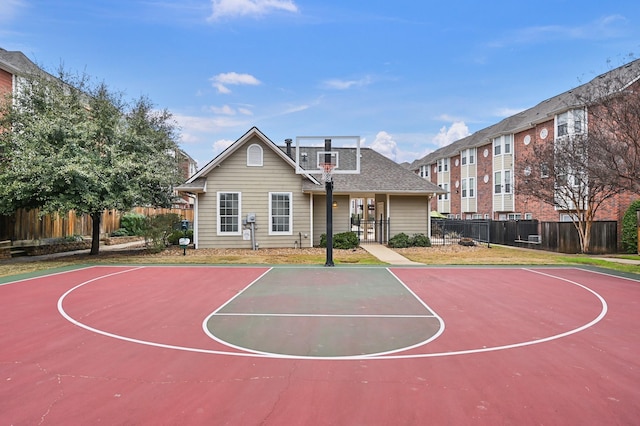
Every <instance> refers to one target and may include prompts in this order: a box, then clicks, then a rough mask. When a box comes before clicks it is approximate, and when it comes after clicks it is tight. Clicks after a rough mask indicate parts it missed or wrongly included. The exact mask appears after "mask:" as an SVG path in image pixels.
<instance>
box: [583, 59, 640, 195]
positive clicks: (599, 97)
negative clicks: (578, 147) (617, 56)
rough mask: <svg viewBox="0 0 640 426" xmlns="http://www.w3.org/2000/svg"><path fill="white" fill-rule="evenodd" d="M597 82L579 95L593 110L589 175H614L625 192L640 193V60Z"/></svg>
mask: <svg viewBox="0 0 640 426" xmlns="http://www.w3.org/2000/svg"><path fill="white" fill-rule="evenodd" d="M596 83H597V84H591V85H586V86H585V90H582V91H579V92H578V93H577V94H576V99H577V101H578V102H579V103H580V104H582V105H585V106H586V107H587V108H588V111H589V139H590V144H589V145H590V151H589V158H590V162H589V164H587V168H588V170H589V174H590V175H594V174H598V175H600V174H602V175H606V176H609V175H611V174H613V177H614V178H615V183H616V184H617V185H619V186H620V187H621V188H622V189H624V190H627V191H630V192H633V193H636V194H640V60H635V61H633V62H631V63H629V64H627V65H624V66H622V67H620V68H616V69H615V70H612V71H610V72H609V73H607V74H604V75H602V76H600V77H598V78H597V79H596Z"/></svg>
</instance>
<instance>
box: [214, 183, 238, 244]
mask: <svg viewBox="0 0 640 426" xmlns="http://www.w3.org/2000/svg"><path fill="white" fill-rule="evenodd" d="M218 234H225V235H240V193H239V192H218Z"/></svg>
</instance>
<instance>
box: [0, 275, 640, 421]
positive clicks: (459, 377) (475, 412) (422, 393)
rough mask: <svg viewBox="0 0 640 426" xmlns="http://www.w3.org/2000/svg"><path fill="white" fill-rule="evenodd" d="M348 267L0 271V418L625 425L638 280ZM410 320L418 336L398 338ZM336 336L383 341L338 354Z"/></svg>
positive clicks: (638, 369)
mask: <svg viewBox="0 0 640 426" xmlns="http://www.w3.org/2000/svg"><path fill="white" fill-rule="evenodd" d="M283 271H284V272H283ZM358 271H359V269H358V268H356V267H350V268H341V267H336V268H294V267H291V268H288V269H286V267H282V268H275V269H273V270H270V269H269V268H264V267H255V268H254V267H134V266H113V267H91V268H85V269H79V270H74V271H69V272H64V273H59V274H52V275H46V276H42V277H38V278H31V279H26V280H23V281H17V282H13V283H7V284H3V285H0V308H1V311H0V330H1V331H2V333H1V335H0V381H1V383H2V385H1V386H0V424H3V425H4V424H6V425H35V424H42V425H47V424H51V425H60V424H65V425H85V424H100V423H101V424H110V425H112V424H117V425H125V424H126V425H134V424H149V425H151V424H153V425H191V424H194V425H199V424H202V425H214V424H215V425H218V424H229V425H283V424H286V425H291V424H295V425H390V424H394V425H413V424H420V425H424V424H434V425H435V424H437V425H442V424H450V425H460V424H477V425H516V424H517V425H542V424H544V425H567V424H571V425H578V424H580V425H602V424H607V425H633V424H638V421H639V419H640V356H639V355H638V354H640V332H639V331H638V324H639V322H640V309H639V308H640V306H639V305H640V282H639V281H638V280H634V279H628V278H620V277H614V276H610V275H605V274H602V273H597V272H592V271H587V270H581V269H576V268H530V269H527V268H390V269H387V268H361V273H360V272H358ZM276 272H277V273H281V274H282V278H277V279H274V278H273V277H278V275H277V274H276ZM311 277H313V278H311ZM359 277H362V282H359V279H360V278H359ZM341 280H342V281H341ZM371 281H375V283H374V285H371V286H370V287H367V286H368V285H370V284H369V283H370V282H371ZM283 283H285V284H286V285H285V286H282V284H283ZM323 283H324V285H325V287H326V288H316V287H318V286H322V285H323ZM330 283H333V285H330ZM341 283H343V284H344V288H345V291H344V292H343V293H341V292H340V291H339V286H338V284H341ZM269 286H273V288H271V287H269ZM347 289H349V290H347ZM285 293H286V297H285ZM372 295H373V296H372ZM374 296H375V297H374ZM314 301H316V303H314ZM385 302H386V303H385ZM267 310H269V311H267ZM271 311H273V312H271ZM348 311H349V312H348ZM399 311H406V312H399ZM217 314H221V316H220V317H217V316H216V315H217ZM411 316H414V317H415V320H416V321H417V322H416V323H415V324H423V325H422V326H419V327H411V323H410V321H409V319H410V317H411ZM236 317H237V318H239V320H240V322H238V323H234V322H229V321H233V318H236ZM218 318H220V319H221V321H220V322H219V323H218V322H216V321H217V319H218ZM229 318H231V320H229ZM369 318H370V319H371V321H368V320H367V319H369ZM214 319H215V321H214ZM396 321H399V322H396ZM420 321H422V322H420ZM365 323H366V324H368V326H366V324H365ZM229 324H231V327H230V328H227V329H226V331H225V332H226V333H227V334H228V336H227V337H226V339H229V340H233V341H231V342H229V343H228V344H227V342H225V341H224V339H221V340H216V335H215V334H216V333H217V332H218V328H216V327H222V326H224V325H229ZM238 324H242V326H238ZM389 324H391V325H389ZM398 324H400V328H395V329H394V328H393V327H397V326H398ZM211 325H214V326H215V327H212V328H209V326H211ZM269 325H271V326H272V327H271V328H269ZM350 326H354V327H355V330H356V332H354V333H351V334H349V333H346V334H345V332H344V330H343V329H344V328H347V327H350ZM285 328H286V330H285ZM413 328H419V329H428V333H426V335H428V336H431V337H428V336H427V337H424V336H421V335H420V336H419V337H418V339H424V341H423V342H422V343H419V344H410V343H411V342H408V343H404V342H403V341H402V339H401V338H402V337H403V335H404V334H409V333H413V332H415V330H413ZM383 329H384V331H385V333H377V331H380V330H383ZM212 330H213V331H212ZM251 330H263V331H262V332H261V333H258V334H255V335H252V334H251ZM274 336H276V337H274ZM275 338H277V339H283V342H284V341H285V340H290V342H287V344H286V345H285V344H284V343H283V345H273V344H271V345H268V343H269V342H270V341H271V343H272V341H273V339H275ZM317 339H323V340H322V342H323V343H324V342H326V345H328V346H329V347H324V348H323V350H324V352H320V353H321V355H320V356H318V355H317V353H316V352H314V351H315V348H311V346H313V343H314V341H316V340H317ZM345 339H349V340H351V341H358V340H360V341H362V342H374V343H375V342H376V340H380V341H382V340H388V339H397V340H399V341H400V343H398V345H399V346H398V347H397V348H395V349H389V342H382V343H381V346H380V347H384V348H385V350H383V351H379V353H378V351H376V348H375V347H374V348H373V349H372V352H371V353H365V354H363V355H353V354H350V355H348V356H343V353H342V352H341V351H342V349H343V348H342V346H344V345H345V344H346V342H347V340H345ZM261 340H262V341H263V342H262V341H261ZM238 342H241V344H237V343H238ZM247 342H249V343H247ZM292 342H293V343H292ZM296 342H298V343H299V344H298V345H297V346H296ZM254 343H255V348H250V349H249V348H245V347H244V346H243V345H245V344H254ZM332 344H333V345H335V346H334V347H333V349H332V348H331V345H332ZM287 345H288V346H287ZM304 345H307V346H310V349H309V356H304V355H301V354H300V353H290V352H289V351H290V350H291V351H300V348H301V347H304ZM402 345H405V346H406V347H403V346H402ZM374 346H375V345H374ZM391 346H393V345H391ZM355 347H357V348H359V349H358V350H360V349H362V348H368V346H366V345H364V346H357V345H355ZM262 348H268V349H267V350H265V349H262ZM274 348H275V349H274ZM282 348H285V349H282ZM289 348H291V349H289ZM347 353H348V352H347Z"/></svg>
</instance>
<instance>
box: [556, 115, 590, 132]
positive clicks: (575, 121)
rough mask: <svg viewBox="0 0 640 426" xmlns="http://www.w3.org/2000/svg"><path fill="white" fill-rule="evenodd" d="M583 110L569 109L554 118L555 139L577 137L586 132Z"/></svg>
mask: <svg viewBox="0 0 640 426" xmlns="http://www.w3.org/2000/svg"><path fill="white" fill-rule="evenodd" d="M585 124H586V123H585V113H584V109H581V108H579V109H571V110H569V111H566V112H563V113H562V114H558V115H557V116H556V137H562V136H566V135H579V134H582V133H584V132H585V131H586V126H585Z"/></svg>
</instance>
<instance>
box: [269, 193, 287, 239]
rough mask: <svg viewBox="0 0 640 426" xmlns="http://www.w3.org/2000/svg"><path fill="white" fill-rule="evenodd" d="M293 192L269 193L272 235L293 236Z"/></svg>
mask: <svg viewBox="0 0 640 426" xmlns="http://www.w3.org/2000/svg"><path fill="white" fill-rule="evenodd" d="M291 197H292V194H291V192H271V193H269V222H270V223H271V227H270V228H269V234H270V235H278V234H280V235H291V232H292V231H291V229H292V226H291V224H292V218H293V216H292V214H291Z"/></svg>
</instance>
